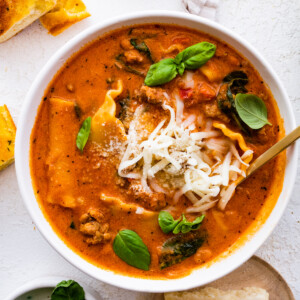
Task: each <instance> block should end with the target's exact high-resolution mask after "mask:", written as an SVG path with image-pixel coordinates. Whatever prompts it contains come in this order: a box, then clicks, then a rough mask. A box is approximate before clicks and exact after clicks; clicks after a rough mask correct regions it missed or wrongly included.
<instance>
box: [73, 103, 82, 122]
mask: <svg viewBox="0 0 300 300" xmlns="http://www.w3.org/2000/svg"><path fill="white" fill-rule="evenodd" d="M74 110H75V115H76V117H77V118H78V119H80V117H81V108H80V107H79V105H78V104H77V103H75V105H74Z"/></svg>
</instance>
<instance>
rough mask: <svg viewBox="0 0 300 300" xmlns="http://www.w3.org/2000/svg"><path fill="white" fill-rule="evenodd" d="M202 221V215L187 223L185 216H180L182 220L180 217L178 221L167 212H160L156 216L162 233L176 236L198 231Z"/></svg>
mask: <svg viewBox="0 0 300 300" xmlns="http://www.w3.org/2000/svg"><path fill="white" fill-rule="evenodd" d="M203 219H204V215H202V216H200V217H197V218H196V219H195V220H194V221H192V222H189V221H188V220H187V219H186V217H185V215H182V218H181V217H180V218H179V219H178V220H174V218H173V217H172V215H171V214H170V213H169V212H167V211H161V212H160V213H159V215H158V224H159V226H160V228H161V230H162V231H163V232H164V233H169V232H171V231H172V232H173V233H174V234H178V233H187V232H189V231H191V230H197V229H199V227H200V225H201V223H202V221H203Z"/></svg>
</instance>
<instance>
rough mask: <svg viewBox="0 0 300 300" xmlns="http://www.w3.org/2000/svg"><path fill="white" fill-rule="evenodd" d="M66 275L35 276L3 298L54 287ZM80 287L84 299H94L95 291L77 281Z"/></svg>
mask: <svg viewBox="0 0 300 300" xmlns="http://www.w3.org/2000/svg"><path fill="white" fill-rule="evenodd" d="M66 277H68V276H65V277H62V276H47V277H39V278H35V279H33V280H31V281H28V282H26V283H24V284H23V285H21V286H20V287H18V288H17V289H16V290H14V291H13V292H12V293H11V294H9V295H8V296H7V297H6V298H4V300H16V298H17V297H20V296H23V295H24V294H26V293H29V292H31V291H35V290H39V289H48V288H49V289H50V288H51V289H54V288H55V287H56V285H57V284H58V283H59V282H61V281H63V280H69V279H66ZM79 284H80V285H81V286H82V288H83V289H84V293H85V297H86V300H96V297H95V295H94V294H95V291H93V290H91V289H90V288H89V287H88V286H86V285H85V284H82V283H81V282H80V283H79Z"/></svg>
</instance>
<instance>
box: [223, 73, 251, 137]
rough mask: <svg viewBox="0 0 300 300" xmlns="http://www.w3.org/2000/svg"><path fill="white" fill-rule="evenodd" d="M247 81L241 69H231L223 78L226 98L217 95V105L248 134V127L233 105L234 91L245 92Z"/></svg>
mask: <svg viewBox="0 0 300 300" xmlns="http://www.w3.org/2000/svg"><path fill="white" fill-rule="evenodd" d="M247 83H248V76H247V74H246V73H244V72H243V71H233V72H231V73H229V74H228V75H226V76H225V78H224V79H223V84H226V85H227V91H226V98H225V99H224V98H220V97H218V107H219V108H220V109H221V110H222V111H223V112H224V113H225V114H226V115H228V116H229V117H230V118H231V119H232V120H233V121H235V123H236V124H237V125H238V127H239V128H240V129H241V130H242V131H244V132H245V133H247V134H248V135H249V134H250V131H249V129H248V128H247V126H246V124H244V122H243V121H242V120H241V118H240V117H239V114H238V112H237V111H236V107H235V100H234V96H233V95H234V94H236V93H246V92H247V89H246V87H245V85H246V84H247Z"/></svg>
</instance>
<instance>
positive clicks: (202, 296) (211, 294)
mask: <svg viewBox="0 0 300 300" xmlns="http://www.w3.org/2000/svg"><path fill="white" fill-rule="evenodd" d="M268 299H269V294H268V292H267V291H266V290H264V289H261V288H256V287H248V288H243V289H241V290H231V291H230V290H229V291H222V290H219V289H215V288H211V287H206V288H204V289H201V290H197V291H188V292H175V293H167V294H165V300H268Z"/></svg>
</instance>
